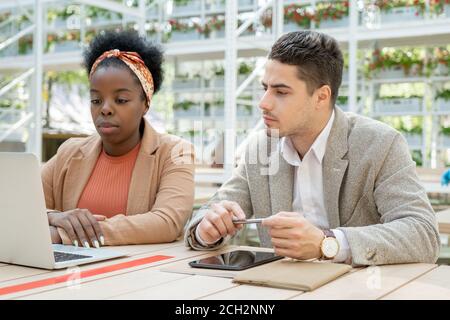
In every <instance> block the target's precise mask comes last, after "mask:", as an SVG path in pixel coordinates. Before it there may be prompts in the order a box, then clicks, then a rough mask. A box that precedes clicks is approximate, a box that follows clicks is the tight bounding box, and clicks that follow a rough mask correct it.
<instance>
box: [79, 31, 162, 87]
mask: <svg viewBox="0 0 450 320" xmlns="http://www.w3.org/2000/svg"><path fill="white" fill-rule="evenodd" d="M112 49H119V50H120V51H134V52H137V53H138V54H139V55H140V56H141V58H142V60H143V61H144V63H145V65H146V66H147V68H148V69H149V70H150V72H151V74H152V77H153V85H154V89H155V93H156V92H157V91H158V90H159V89H160V88H161V84H162V81H163V69H162V64H163V61H164V58H163V51H162V49H161V47H160V46H159V45H157V44H155V43H152V42H149V41H147V40H145V38H143V37H141V36H139V34H138V33H137V32H135V31H119V32H115V31H105V32H102V33H100V34H99V35H97V36H96V37H95V38H94V39H93V40H92V42H91V43H90V44H89V46H88V47H87V48H86V50H85V51H84V53H83V57H84V66H85V68H86V70H87V72H88V74H89V73H90V72H91V69H92V65H93V64H94V62H95V60H97V58H98V57H99V56H101V55H102V53H104V52H105V51H109V50H112ZM106 66H117V67H123V66H125V67H126V64H125V63H124V62H122V61H121V60H119V59H117V58H114V57H112V58H107V59H105V60H103V61H102V62H101V63H100V64H99V67H106ZM136 79H137V77H136Z"/></svg>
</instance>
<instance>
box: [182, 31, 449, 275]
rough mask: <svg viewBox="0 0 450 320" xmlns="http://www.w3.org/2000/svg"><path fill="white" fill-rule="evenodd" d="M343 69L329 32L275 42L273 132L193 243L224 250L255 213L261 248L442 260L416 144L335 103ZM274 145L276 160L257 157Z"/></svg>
mask: <svg viewBox="0 0 450 320" xmlns="http://www.w3.org/2000/svg"><path fill="white" fill-rule="evenodd" d="M342 69H343V59H342V53H341V51H340V49H339V47H338V44H337V42H336V41H335V40H334V39H333V38H331V37H329V36H327V35H325V34H321V33H317V32H313V31H299V32H291V33H288V34H286V35H284V36H282V37H281V38H280V39H279V40H278V41H277V42H276V43H275V44H274V46H273V47H272V49H271V52H270V55H269V60H268V62H267V65H266V69H265V75H264V78H263V80H262V85H263V87H264V90H265V94H264V96H263V98H262V100H261V101H260V108H261V110H262V113H263V118H264V122H265V125H266V127H267V129H266V130H265V132H262V133H261V134H259V135H257V136H255V137H254V139H253V140H251V141H250V142H249V144H248V146H247V147H246V152H245V155H244V157H243V158H242V159H243V161H241V163H240V164H239V165H238V167H237V168H236V170H235V171H234V173H233V176H232V177H231V179H230V180H229V181H227V182H226V183H225V184H224V185H223V186H222V187H221V188H220V189H219V191H218V192H217V193H216V195H215V196H214V197H213V198H212V199H211V200H210V201H209V203H208V204H207V205H205V206H204V207H202V208H201V209H200V210H199V212H198V213H197V215H196V216H195V217H194V218H193V219H192V221H191V222H190V224H189V225H188V230H187V232H186V236H185V240H186V245H188V246H190V247H192V248H194V249H199V250H205V249H216V248H217V247H218V246H220V245H222V244H224V243H225V242H226V239H227V238H229V236H233V235H234V234H235V233H236V231H237V230H238V229H240V228H241V226H240V225H239V224H235V223H233V219H235V218H239V219H243V218H249V217H251V216H255V217H260V218H265V219H264V220H263V223H262V225H258V234H259V237H260V241H261V245H262V246H265V247H274V249H275V252H276V253H277V254H279V255H282V256H286V257H291V258H295V259H302V260H303V259H314V258H317V259H329V260H332V261H334V262H345V263H351V264H353V265H355V266H357V265H379V264H393V263H411V262H429V263H434V262H435V261H436V259H437V257H438V252H439V246H440V241H439V234H438V230H437V224H436V219H435V215H434V212H433V209H432V207H431V205H430V203H429V200H428V198H427V194H426V192H425V190H424V188H423V187H422V186H421V184H420V182H419V179H418V177H417V174H416V171H415V163H414V162H413V161H412V159H411V156H410V153H409V149H408V145H407V144H406V141H405V139H404V138H403V137H402V136H401V135H400V134H399V133H398V132H397V131H395V130H394V129H392V128H390V127H389V126H387V125H385V124H383V123H381V122H378V121H375V120H372V119H369V118H366V117H362V116H359V115H356V114H350V113H349V114H346V113H344V112H342V110H341V109H339V108H338V107H336V106H335V102H336V97H337V96H338V89H339V86H340V84H341V78H342ZM274 132H275V133H276V134H275V135H274ZM277 135H278V136H279V137H281V139H279V140H278V139H277V137H276V136H277ZM274 140H276V141H277V142H276V143H275V144H274V143H273V141H274ZM267 145H270V146H272V147H269V148H266V149H267V150H268V151H267V152H266V155H267V157H268V159H269V161H259V162H258V161H256V163H255V161H252V157H253V155H254V154H257V153H258V152H259V148H261V146H267ZM274 145H275V147H273V146H274Z"/></svg>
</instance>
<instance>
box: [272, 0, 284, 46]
mask: <svg viewBox="0 0 450 320" xmlns="http://www.w3.org/2000/svg"><path fill="white" fill-rule="evenodd" d="M283 2H284V1H283V0H274V1H273V5H272V12H273V14H272V28H273V32H272V34H273V38H274V39H273V40H274V42H275V41H276V40H278V38H279V37H280V36H281V35H282V34H283V25H284V5H283Z"/></svg>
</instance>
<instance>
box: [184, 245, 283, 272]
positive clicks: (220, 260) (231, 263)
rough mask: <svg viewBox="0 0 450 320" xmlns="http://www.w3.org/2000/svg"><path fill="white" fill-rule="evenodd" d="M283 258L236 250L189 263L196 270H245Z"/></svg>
mask: <svg viewBox="0 0 450 320" xmlns="http://www.w3.org/2000/svg"><path fill="white" fill-rule="evenodd" d="M283 258H284V257H281V256H277V255H276V254H275V253H271V252H256V251H247V250H236V251H232V252H227V253H223V254H220V255H217V256H213V257H208V258H203V259H200V260H195V261H191V262H189V265H190V266H191V267H194V268H208V269H221V270H244V269H248V268H252V267H255V266H259V265H261V264H264V263H268V262H271V261H275V260H279V259H283Z"/></svg>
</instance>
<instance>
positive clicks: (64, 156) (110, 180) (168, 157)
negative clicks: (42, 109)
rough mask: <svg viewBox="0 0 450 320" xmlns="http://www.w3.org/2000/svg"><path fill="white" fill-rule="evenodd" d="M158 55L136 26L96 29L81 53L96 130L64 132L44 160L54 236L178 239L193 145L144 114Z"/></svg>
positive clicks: (186, 211)
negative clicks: (76, 134) (79, 134)
mask: <svg viewBox="0 0 450 320" xmlns="http://www.w3.org/2000/svg"><path fill="white" fill-rule="evenodd" d="M162 62H163V55H162V51H161V50H160V48H159V47H158V46H155V45H154V44H151V43H148V42H146V41H145V40H144V39H143V38H141V37H139V35H137V34H136V33H134V32H119V33H117V32H107V33H104V34H101V35H98V36H97V37H96V38H95V39H94V40H93V41H92V43H91V44H90V46H89V48H88V49H87V50H86V51H85V53H84V64H85V67H86V69H87V72H88V75H89V83H90V95H91V114H92V120H93V122H94V124H95V128H96V130H97V133H98V134H95V135H92V136H90V137H87V138H82V139H69V140H68V141H66V142H65V143H64V144H63V145H62V146H61V147H60V148H59V150H58V153H57V154H56V155H55V156H54V157H53V158H52V159H50V160H49V161H48V162H47V163H46V164H45V165H44V167H43V170H42V181H43V185H44V193H45V200H46V204H47V208H48V209H50V210H48V213H47V214H48V220H49V225H50V229H51V234H52V241H53V242H54V243H64V244H73V245H76V246H85V247H90V246H94V247H99V246H100V245H125V244H145V243H158V242H170V241H174V240H176V239H177V238H178V237H179V236H180V235H181V233H182V230H183V227H184V225H185V223H186V222H187V220H188V218H189V217H190V215H191V213H192V206H193V202H194V155H193V149H192V145H191V144H189V143H188V142H186V141H184V140H181V139H180V138H178V137H175V136H172V135H168V134H159V133H157V132H156V131H155V130H154V129H153V128H152V126H151V125H150V123H149V122H148V121H147V120H145V119H144V115H145V114H146V113H147V112H148V110H149V108H150V104H151V100H152V96H153V94H154V93H156V92H157V91H158V90H159V88H160V87H161V83H162V79H163V72H162Z"/></svg>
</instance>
